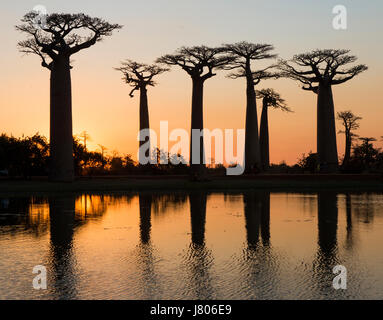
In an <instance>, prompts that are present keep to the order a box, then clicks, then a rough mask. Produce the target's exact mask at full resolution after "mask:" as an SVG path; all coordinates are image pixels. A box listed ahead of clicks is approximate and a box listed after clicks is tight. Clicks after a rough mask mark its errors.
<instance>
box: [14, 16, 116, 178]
mask: <svg viewBox="0 0 383 320" xmlns="http://www.w3.org/2000/svg"><path fill="white" fill-rule="evenodd" d="M38 18H39V13H37V12H30V13H27V14H26V15H25V16H24V17H23V18H22V19H21V21H22V22H23V24H21V25H19V26H16V29H17V30H19V31H21V32H23V33H26V34H27V35H28V36H29V38H28V39H27V40H24V41H21V42H19V44H18V46H19V49H20V51H21V52H23V53H26V54H31V53H32V54H36V55H38V56H39V57H40V58H41V65H42V66H43V67H45V68H47V69H48V70H49V71H50V74H51V78H50V158H51V169H50V180H52V181H72V180H73V179H74V163H73V141H72V139H73V132H72V89H71V71H70V70H71V69H72V66H71V63H70V58H71V56H73V55H74V54H75V53H77V52H79V51H81V50H83V49H87V48H89V47H91V46H93V45H95V44H96V43H97V42H98V41H100V40H102V39H103V38H104V37H106V36H110V35H112V32H113V31H114V30H116V29H119V28H121V26H120V25H118V24H110V23H108V22H106V21H104V20H102V19H100V18H92V17H89V16H87V15H85V14H82V13H80V14H57V13H53V14H49V15H47V16H46V19H45V20H46V21H45V22H44V23H43V24H37V23H36V21H37V20H38ZM87 31H88V32H89V33H90V34H89V35H87V36H86V35H85V34H86V32H87Z"/></svg>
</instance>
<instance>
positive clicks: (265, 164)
mask: <svg viewBox="0 0 383 320" xmlns="http://www.w3.org/2000/svg"><path fill="white" fill-rule="evenodd" d="M268 109H269V107H268V105H267V102H266V101H265V99H263V108H262V115H261V129H260V133H259V145H260V149H261V159H262V168H263V170H267V169H268V168H269V166H270V154H269V153H270V151H269V119H268Z"/></svg>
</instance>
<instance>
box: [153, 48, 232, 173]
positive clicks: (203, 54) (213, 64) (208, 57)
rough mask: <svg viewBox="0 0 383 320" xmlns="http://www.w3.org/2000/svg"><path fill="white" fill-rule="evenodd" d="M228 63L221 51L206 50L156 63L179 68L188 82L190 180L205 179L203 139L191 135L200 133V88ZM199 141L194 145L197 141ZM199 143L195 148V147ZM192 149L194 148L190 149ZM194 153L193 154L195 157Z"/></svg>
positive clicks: (184, 50)
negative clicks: (189, 101)
mask: <svg viewBox="0 0 383 320" xmlns="http://www.w3.org/2000/svg"><path fill="white" fill-rule="evenodd" d="M230 61H232V59H231V58H230V57H228V56H227V55H224V54H223V50H222V48H209V47H206V46H196V47H189V48H187V47H182V48H181V49H179V50H178V51H177V52H176V53H175V54H168V55H164V56H162V57H160V58H159V59H157V62H158V63H161V64H165V65H168V66H178V67H181V68H182V70H184V71H185V72H186V73H187V74H188V75H189V76H190V77H191V79H192V82H193V94H192V115H191V117H192V119H191V131H192V132H191V142H190V166H191V173H192V177H193V178H194V179H201V178H202V177H203V176H204V175H205V171H206V167H205V163H206V161H205V159H204V158H205V157H204V139H203V136H202V134H200V135H199V136H198V137H197V136H196V135H195V133H194V134H193V131H194V132H197V131H198V132H200V133H201V132H202V130H203V128H204V126H203V88H204V83H205V81H206V80H208V79H210V78H212V77H214V76H215V75H216V74H215V73H214V69H217V68H222V67H223V66H225V65H227V64H228V63H229V62H230ZM197 139H198V140H199V141H198V140H197ZM198 142H199V148H198V149H197V148H196V146H197V145H198ZM193 146H194V148H193ZM196 153H197V154H196Z"/></svg>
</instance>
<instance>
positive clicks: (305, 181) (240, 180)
mask: <svg viewBox="0 0 383 320" xmlns="http://www.w3.org/2000/svg"><path fill="white" fill-rule="evenodd" d="M248 189H259V190H262V189H268V190H270V191H294V190H295V191H299V190H303V191H315V190H323V189H337V190H344V191H355V192H357V191H360V192H365V191H378V192H383V176H382V175H377V174H364V175H345V174H331V175H330V174H301V175H293V174H291V175H290V174H284V175H282V174H262V175H255V176H240V177H238V176H235V177H234V176H233V177H228V176H227V177H210V178H209V181H204V182H192V181H190V180H189V179H188V177H187V176H130V177H126V176H112V177H111V176H109V177H81V178H77V179H76V180H75V181H74V182H70V183H67V182H49V181H48V180H47V178H33V179H31V180H8V179H1V180H0V195H3V194H16V195H17V194H23V193H61V192H85V193H98V192H138V191H152V192H155V191H173V192H174V191H186V192H187V191H196V190H203V191H210V192H215V191H217V192H219V191H230V190H232V191H235V190H248Z"/></svg>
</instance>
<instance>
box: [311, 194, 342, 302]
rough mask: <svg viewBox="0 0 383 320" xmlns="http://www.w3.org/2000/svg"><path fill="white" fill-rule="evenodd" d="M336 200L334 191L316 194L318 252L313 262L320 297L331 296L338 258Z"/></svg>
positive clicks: (338, 262)
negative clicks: (333, 271) (334, 269)
mask: <svg viewBox="0 0 383 320" xmlns="http://www.w3.org/2000/svg"><path fill="white" fill-rule="evenodd" d="M337 230H338V198H337V193H336V192H334V191H321V192H319V193H318V251H317V253H316V257H315V260H314V262H313V267H314V270H313V271H314V279H315V280H316V281H315V286H316V287H317V288H318V290H319V291H320V292H321V295H322V296H327V295H329V296H331V295H333V290H334V288H333V287H332V280H333V278H334V277H335V275H334V274H333V273H332V270H333V268H334V267H335V266H336V265H339V264H341V262H340V261H339V257H338V241H337Z"/></svg>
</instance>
